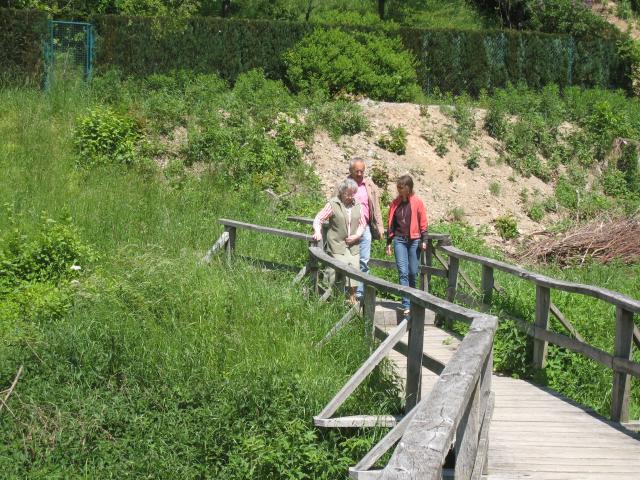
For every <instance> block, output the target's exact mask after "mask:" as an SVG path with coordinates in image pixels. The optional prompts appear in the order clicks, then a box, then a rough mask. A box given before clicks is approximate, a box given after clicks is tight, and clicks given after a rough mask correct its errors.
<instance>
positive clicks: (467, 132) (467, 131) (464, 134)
mask: <svg viewBox="0 0 640 480" xmlns="http://www.w3.org/2000/svg"><path fill="white" fill-rule="evenodd" d="M451 116H452V117H453V119H454V120H455V121H456V135H455V140H456V143H457V144H458V145H459V146H460V147H461V148H465V147H466V146H467V144H468V143H469V139H470V138H471V137H472V136H473V134H474V132H475V128H476V121H475V117H474V115H473V111H472V110H471V107H470V100H469V98H468V97H467V96H466V95H461V96H459V97H457V98H456V100H455V102H454V107H453V110H452V112H451Z"/></svg>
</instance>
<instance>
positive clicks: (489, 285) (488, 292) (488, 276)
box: [481, 265, 494, 305]
mask: <svg viewBox="0 0 640 480" xmlns="http://www.w3.org/2000/svg"><path fill="white" fill-rule="evenodd" d="M493 286H494V279H493V268H492V267H490V266H489V265H482V279H481V290H482V302H483V303H485V304H486V305H491V297H492V296H493Z"/></svg>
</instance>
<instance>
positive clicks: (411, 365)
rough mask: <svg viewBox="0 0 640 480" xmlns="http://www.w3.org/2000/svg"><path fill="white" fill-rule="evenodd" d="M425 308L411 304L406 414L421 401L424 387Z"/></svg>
mask: <svg viewBox="0 0 640 480" xmlns="http://www.w3.org/2000/svg"><path fill="white" fill-rule="evenodd" d="M424 317H425V313H424V307H421V306H420V305H416V304H415V303H411V310H410V313H409V323H410V328H409V352H408V353H407V385H406V391H405V399H406V403H405V413H406V412H408V411H410V410H411V409H412V408H413V407H415V406H416V405H417V404H418V402H419V401H420V389H421V385H422V352H423V351H424V348H423V342H424Z"/></svg>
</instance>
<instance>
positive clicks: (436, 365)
mask: <svg viewBox="0 0 640 480" xmlns="http://www.w3.org/2000/svg"><path fill="white" fill-rule="evenodd" d="M375 336H376V338H377V339H379V340H384V339H385V338H387V337H388V334H387V332H385V331H384V330H382V329H381V328H380V327H376V332H375ZM393 349H394V350H395V351H396V352H398V353H399V354H401V355H404V356H405V357H406V356H408V355H409V345H407V344H406V343H404V342H403V341H400V342H398V343H396V345H395V346H394V347H393ZM422 366H423V368H426V369H427V370H429V371H430V372H433V373H435V374H436V375H440V374H441V373H442V371H443V370H444V367H445V364H444V363H442V362H441V361H439V360H438V359H436V358H434V357H430V356H429V355H428V354H427V353H426V352H422Z"/></svg>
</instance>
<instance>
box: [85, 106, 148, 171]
mask: <svg viewBox="0 0 640 480" xmlns="http://www.w3.org/2000/svg"><path fill="white" fill-rule="evenodd" d="M139 138H140V134H139V133H138V127H137V125H136V123H135V122H134V121H133V120H132V119H131V118H128V117H125V116H122V115H119V114H117V113H115V112H114V111H113V110H111V109H110V108H105V107H95V108H94V109H92V110H91V111H90V112H89V113H88V114H87V115H85V116H83V117H81V118H80V120H79V121H78V126H77V128H76V136H75V139H74V144H75V147H76V150H77V152H78V162H77V163H78V166H81V167H91V166H94V165H101V164H125V165H129V164H131V163H133V162H134V159H135V151H136V150H135V147H136V142H137V141H138V139H139Z"/></svg>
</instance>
